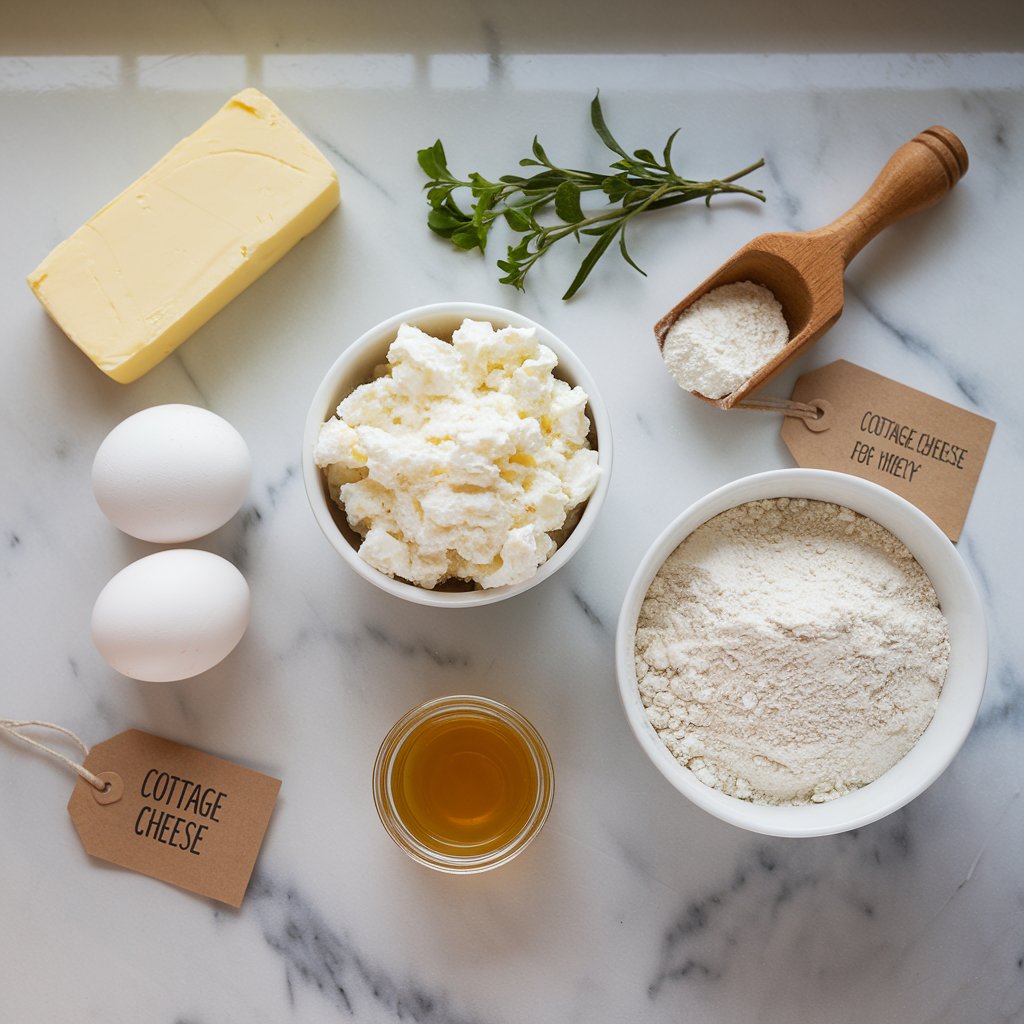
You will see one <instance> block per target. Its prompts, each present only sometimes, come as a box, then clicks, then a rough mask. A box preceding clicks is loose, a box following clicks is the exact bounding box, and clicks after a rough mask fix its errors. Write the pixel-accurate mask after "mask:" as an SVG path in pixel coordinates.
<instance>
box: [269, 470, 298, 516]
mask: <svg viewBox="0 0 1024 1024" xmlns="http://www.w3.org/2000/svg"><path fill="white" fill-rule="evenodd" d="M298 476H299V467H298V464H297V463H291V464H290V465H288V466H285V470H284V472H283V473H282V474H281V476H280V477H279V478H278V480H277V482H276V483H273V482H272V483H268V484H267V485H266V492H267V500H268V501H269V502H270V507H271V508H277V499H278V496H279V495H280V493H281V492H282V491H284V490H287V488H288V486H289V485H290V484H292V483H293V482H294V481H295V480H297V479H298Z"/></svg>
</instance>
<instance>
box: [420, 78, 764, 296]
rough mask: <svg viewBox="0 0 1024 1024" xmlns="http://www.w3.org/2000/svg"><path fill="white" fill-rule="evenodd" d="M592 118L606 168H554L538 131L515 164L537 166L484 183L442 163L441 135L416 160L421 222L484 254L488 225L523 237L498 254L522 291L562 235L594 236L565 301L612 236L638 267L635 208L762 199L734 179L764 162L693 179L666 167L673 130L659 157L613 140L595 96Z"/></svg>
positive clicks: (638, 210)
mask: <svg viewBox="0 0 1024 1024" xmlns="http://www.w3.org/2000/svg"><path fill="white" fill-rule="evenodd" d="M590 123H591V124H592V125H593V128H594V131H595V132H596V133H597V135H598V137H599V138H600V139H601V141H602V142H603V143H604V144H605V146H607V147H608V149H610V150H611V151H612V152H613V153H614V154H615V155H616V157H617V159H616V160H615V161H613V162H612V163H611V165H610V171H611V173H609V171H580V170H574V169H572V168H567V167H559V166H558V165H557V164H555V163H553V162H552V161H551V160H550V158H549V157H548V155H547V153H546V152H545V151H544V147H543V146H542V145H541V144H540V142H539V141H538V139H537V138H536V136H535V137H534V140H533V156H532V157H524V158H523V159H522V160H520V161H519V166H520V167H537V168H540V170H538V171H537V172H535V173H534V174H532V175H529V176H523V175H520V174H503V175H502V176H501V177H500V178H499V179H498V180H497V181H490V180H489V179H487V178H485V177H484V176H483V175H482V174H480V173H478V172H476V171H473V172H471V173H470V175H469V177H468V179H462V178H458V177H456V176H455V175H454V174H452V172H451V171H450V170H449V169H448V159H447V157H446V155H445V151H444V146H442V145H441V140H440V139H438V140H437V141H436V142H435V143H434V144H433V145H432V146H429V147H427V148H426V149H421V150H419V152H418V153H417V158H418V159H419V165H420V167H421V168H422V169H423V172H424V174H426V176H427V177H428V178H429V179H430V180H429V181H428V182H427V183H426V185H424V186H423V188H424V190H425V191H426V193H427V202H428V203H429V205H430V213H429V215H428V217H427V224H428V226H429V227H430V229H431V231H433V232H435V233H436V234H438V235H440V236H441V237H442V238H447V239H449V241H451V243H452V245H454V246H455V247H456V248H458V249H479V250H480V251H481V252H483V251H484V250H485V249H486V247H487V239H488V236H489V234H490V231H491V228H492V227H493V226H494V224H495V222H496V221H498V220H504V221H505V223H506V224H507V225H508V226H509V227H510V228H511V229H512V230H513V231H514V232H516V233H517V234H518V235H519V236H521V237H520V238H519V239H518V241H516V242H515V244H514V245H510V246H509V247H508V253H507V255H506V256H505V258H504V259H502V260H498V267H499V269H500V270H502V271H503V272H504V275H505V276H504V277H502V278H501V279H500V280H501V283H502V284H510V285H513V286H514V287H516V288H518V289H519V290H520V291H522V290H524V289H525V282H526V276H527V274H529V272H530V270H531V269H532V268H533V266H534V264H536V263H537V261H538V260H539V259H540V258H541V257H542V256H543V255H544V254H545V253H546V252H548V251H549V250H550V249H551V248H552V247H553V246H554V245H556V244H557V243H558V242H560V241H561V240H562V239H563V238H568V237H569V236H572V237H573V238H575V239H576V241H577V242H582V241H583V238H582V237H581V236H583V235H587V236H589V237H592V238H594V239H595V241H594V244H593V245H592V246H591V248H590V250H589V251H588V252H587V255H586V256H585V257H584V259H583V262H582V263H581V264H580V268H579V270H578V271H577V273H576V276H575V278H573V281H572V284H570V285H569V289H568V291H566V293H565V294H564V295H563V296H562V298H563V299H571V298H572V297H573V296H574V295H575V294H576V292H577V291H579V289H580V286H581V285H582V284H583V282H584V281H586V279H587V277H588V276H589V275H590V272H591V271H592V270H593V269H594V265H595V264H596V263H597V261H598V260H599V259H600V258H601V257H602V256H603V255H604V254H605V252H606V251H607V250H608V248H609V247H610V246H611V245H612V244H613V243H614V242H616V241H618V247H619V252H620V253H621V254H622V257H623V259H624V260H625V261H626V262H627V263H628V264H629V265H630V266H631V267H632V268H633V269H634V270H638V271H639V272H640V273H641V274H643V273H644V271H643V270H641V268H640V267H639V266H637V264H636V263H635V262H634V261H633V259H632V257H631V256H630V255H629V251H628V249H627V248H626V228H627V226H628V225H629V223H630V221H632V219H633V218H634V217H635V216H636V215H637V214H640V213H649V212H652V211H654V210H664V209H666V208H667V207H670V206H676V205H678V204H679V203H685V202H688V201H689V200H691V199H700V198H703V199H704V202H705V204H706V205H708V206H710V205H711V197H712V196H715V195H721V194H723V193H742V194H743V195H747V196H752V197H753V198H754V199H760V200H761V201H762V202H764V193H762V192H760V191H757V190H754V189H749V188H746V187H745V186H743V185H737V184H735V182H736V181H737V180H738V179H739V178H743V177H745V176H746V175H748V174H750V173H751V171H756V170H757V169H758V168H759V167H763V166H764V160H758V161H757V162H756V163H753V164H751V165H750V166H749V167H745V168H743V170H742V171H737V172H736V173H735V174H730V175H729V176H728V177H727V178H714V179H712V180H710V181H691V180H690V179H689V178H684V177H682V176H681V175H679V174H677V173H676V170H675V168H674V167H673V166H672V145H673V143H674V142H675V139H676V135H678V133H679V129H678V128H677V129H676V130H675V131H674V132H673V133H672V134H671V135H670V136H669V137H668V141H667V142H666V143H665V147H664V149H663V151H662V158H661V161H660V162H659V161H658V159H657V158H656V157H655V155H654V154H653V153H652V152H651V151H650V150H649V149H637V150H634V152H633V154H632V155H630V154H629V153H627V152H626V150H625V149H623V147H622V146H621V145H619V143H618V142H617V141H616V140H615V137H614V136H613V135H612V133H611V132H610V131H609V130H608V125H607V124H606V123H605V120H604V114H603V112H602V110H601V103H600V100H599V97H598V96H595V97H594V100H593V102H592V103H591V104H590ZM460 189H469V192H470V195H471V196H472V199H473V206H472V211H471V212H467V211H466V210H464V209H463V208H462V207H461V206H460V205H459V203H458V202H457V201H456V199H455V197H454V193H456V192H458V191H459V190H460ZM588 193H599V194H600V197H601V198H602V199H603V200H604V206H603V207H602V208H600V209H596V210H592V211H589V210H588V211H585V210H584V208H583V203H584V197H585V196H586V195H587V194H588ZM552 208H553V209H554V213H555V217H556V218H557V220H554V221H553V220H552V219H551V218H550V217H547V218H545V220H544V221H542V220H540V219H538V215H539V214H542V213H545V212H547V211H550V210H551V209H552Z"/></svg>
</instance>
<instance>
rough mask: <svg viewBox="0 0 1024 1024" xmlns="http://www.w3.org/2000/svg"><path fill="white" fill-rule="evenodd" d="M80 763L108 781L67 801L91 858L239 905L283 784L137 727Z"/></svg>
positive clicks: (81, 786) (84, 787)
mask: <svg viewBox="0 0 1024 1024" xmlns="http://www.w3.org/2000/svg"><path fill="white" fill-rule="evenodd" d="M85 767H86V768H88V769H89V770H90V771H91V772H93V773H95V774H96V775H98V776H99V777H100V778H101V779H102V780H103V781H105V782H107V783H108V786H107V789H106V791H104V792H101V791H100V790H98V789H96V788H95V787H94V786H92V785H90V784H89V783H88V782H86V781H85V780H84V779H79V780H78V782H77V783H76V784H75V788H74V791H73V792H72V794H71V799H70V801H68V813H69V814H70V815H71V820H72V822H73V823H74V826H75V829H76V830H77V832H78V835H79V837H80V838H81V840H82V844H83V845H84V846H85V849H86V852H87V853H89V854H91V855H92V856H93V857H98V858H99V859H100V860H105V861H109V862H110V863H112V864H119V865H120V866H121V867H125V868H131V869H132V870H133V871H138V872H140V873H141V874H143V875H149V876H150V877H151V878H159V879H162V880H163V881H165V882H170V883H171V884H172V885H177V886H180V887H181V888H182V889H188V890H189V891H190V892H195V893H200V894H201V895H203V896H209V897H211V898H212V899H215V900H219V901H220V902H221V903H228V904H230V905H231V906H233V907H238V906H241V904H242V898H243V897H244V896H245V890H246V887H247V886H248V885H249V878H250V876H251V875H252V869H253V865H254V864H255V863H256V855H257V854H258V853H259V850H260V846H261V845H262V843H263V836H264V834H265V833H266V830H267V825H268V824H269V822H270V814H271V812H272V811H273V809H274V802H275V801H276V800H277V793H278V790H279V789H280V788H281V782H280V780H278V779H274V778H271V777H270V776H269V775H263V774H261V773H260V772H256V771H252V770H251V769H249V768H243V767H242V766H241V765H237V764H233V763H232V762H231V761H225V760H223V759H221V758H219V757H214V756H212V755H211V754H204V753H203V752H202V751H200V750H193V749H191V748H190V747H183V746H181V745H180V744H178V743H172V742H171V741H170V740H164V739H160V738H159V737H158V736H151V735H150V734H149V733H145V732H140V731H139V730H138V729H131V730H129V731H128V732H122V733H120V734H118V735H117V736H114V737H113V738H112V739H109V740H106V741H105V742H103V743H97V744H96V746H94V747H93V748H92V750H90V751H89V756H88V757H87V758H86V760H85Z"/></svg>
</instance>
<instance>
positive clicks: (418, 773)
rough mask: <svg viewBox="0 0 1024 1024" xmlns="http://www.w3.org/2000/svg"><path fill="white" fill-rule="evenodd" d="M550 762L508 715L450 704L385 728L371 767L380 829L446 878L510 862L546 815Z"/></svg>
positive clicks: (493, 707) (493, 706)
mask: <svg viewBox="0 0 1024 1024" xmlns="http://www.w3.org/2000/svg"><path fill="white" fill-rule="evenodd" d="M553 795H554V776H553V772H552V767H551V758H550V755H549V754H548V751H547V748H546V747H545V745H544V741H543V740H542V739H541V737H540V735H539V733H538V732H537V730H536V729H534V727H533V726H532V725H531V724H530V723H529V722H528V721H527V720H526V719H525V718H523V716H522V715H520V714H519V713H518V712H517V711H515V710H513V709H512V708H510V707H508V706H507V705H505V704H501V703H500V702H498V701H493V700H489V699H487V698H485V697H470V696H454V697H442V698H440V699H438V700H433V701H429V702H428V703H426V704H424V705H422V706H420V707H418V708H414V709H413V710H412V711H410V712H409V713H408V714H406V715H405V716H403V717H402V719H401V720H400V721H399V722H397V723H396V724H395V726H394V727H393V728H392V730H391V731H390V732H389V733H388V735H387V737H386V738H385V740H384V743H383V744H382V745H381V748H380V752H379V753H378V755H377V761H376V764H375V766H374V800H375V802H376V805H377V812H378V814H379V815H380V818H381V821H382V822H383V824H384V827H385V829H387V831H388V833H389V834H390V835H391V837H392V838H393V839H394V840H395V842H396V843H398V845H399V846H400V847H401V848H402V849H403V850H405V852H406V853H408V854H409V856H411V857H412V858H413V859H414V860H418V861H419V862H420V863H422V864H426V865H427V866H429V867H432V868H436V869H438V870H441V871H449V872H457V873H461V872H467V871H469V872H473V871H485V870H487V869H489V868H493V867H497V866H498V865H499V864H504V863H506V862H507V861H509V860H511V859H512V858H513V857H514V856H516V854H518V853H519V852H520V851H521V850H522V849H523V848H524V847H525V846H526V845H527V844H528V843H529V842H530V840H531V839H533V837H534V836H535V835H536V834H537V833H538V832H539V831H540V829H541V827H542V826H543V824H544V821H545V820H546V819H547V816H548V813H549V811H550V809H551V802H552V798H553Z"/></svg>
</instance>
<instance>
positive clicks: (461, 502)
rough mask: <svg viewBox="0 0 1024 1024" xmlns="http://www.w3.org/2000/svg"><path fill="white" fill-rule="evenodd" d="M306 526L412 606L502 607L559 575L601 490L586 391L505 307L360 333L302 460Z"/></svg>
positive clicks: (321, 400)
mask: <svg viewBox="0 0 1024 1024" xmlns="http://www.w3.org/2000/svg"><path fill="white" fill-rule="evenodd" d="M302 466H303V476H304V480H305V485H306V493H307V495H308V497H309V501H310V506H311V507H312V510H313V514H314V516H315V518H316V520H317V523H318V524H319V525H320V528H321V529H322V531H323V532H324V535H325V536H326V537H327V539H328V540H329V541H330V543H331V544H332V546H333V547H334V548H335V550H336V551H337V552H338V553H339V554H340V555H341V556H342V558H343V559H344V560H345V561H346V562H347V563H348V564H349V565H350V566H351V567H352V568H353V569H354V570H355V571H356V572H357V573H358V574H359V575H360V576H362V577H363V578H364V579H366V580H368V581H369V582H371V583H373V584H374V585H376V586H378V587H380V588H381V589H382V590H385V591H387V592H388V593H390V594H393V595H395V596H397V597H401V598H403V599H405V600H408V601H413V602H416V603H419V604H427V605H434V606H443V607H444V606H447V607H453V606H454V607H468V606H474V605H481V604H489V603H492V602H494V601H499V600H503V599H505V598H507V597H511V596H513V595H515V594H519V593H522V592H523V591H524V590H527V589H529V588H530V587H532V586H535V585H536V584H537V583H539V582H541V581H542V580H544V579H546V578H547V577H548V576H550V575H552V574H553V573H554V572H556V571H557V570H558V569H559V567H560V566H562V565H564V564H565V563H566V562H567V561H568V560H569V559H570V558H571V557H572V556H573V554H575V552H576V551H577V550H578V549H579V547H580V545H581V544H582V543H583V540H584V539H585V537H586V536H587V534H588V533H589V532H590V530H591V528H592V526H593V524H594V522H595V520H596V518H597V514H598V511H599V509H600V506H601V504H602V502H603V500H604V496H605V493H606V491H607V488H608V479H609V474H610V469H611V428H610V423H609V420H608V415H607V412H606V411H605V408H604V405H603V404H602V402H601V400H600V396H599V394H598V391H597V387H596V385H595V384H594V381H593V379H592V378H591V376H590V374H589V373H588V372H587V370H586V368H585V367H584V366H583V364H582V362H580V360H579V359H578V358H577V357H576V356H575V355H574V354H573V352H572V351H571V350H570V349H569V348H568V347H567V346H566V345H565V344H564V343H563V342H561V341H560V340H559V339H558V338H557V337H555V336H554V335H553V334H552V333H551V332H550V331H548V330H546V329H545V328H544V327H542V326H541V325H539V324H537V323H535V322H533V321H532V320H530V319H528V318H527V317H524V316H522V315H520V314H518V313H515V312H513V311H511V310H506V309H501V308H499V307H496V306H489V305H483V304H479V303H465V302H462V303H437V304H434V305H429V306H422V307H419V308H417V309H411V310H407V311H405V312H403V313H399V314H397V315H396V316H393V317H390V318H389V319H388V320H385V321H384V322H382V323H380V324H378V325H377V326H376V327H373V328H371V329H370V330H369V331H367V332H366V333H365V334H363V335H362V337H360V338H358V339H357V340H356V341H355V342H354V343H353V344H352V345H350V346H349V347H348V348H347V349H346V350H345V352H344V353H343V354H342V355H341V356H340V357H339V358H338V359H337V361H336V362H335V363H334V365H333V366H332V367H331V368H330V370H328V372H327V374H326V375H325V377H324V379H323V381H322V382H321V384H320V386H319V388H318V389H317V392H316V395H315V396H314V398H313V401H312V403H311V405H310V409H309V414H308V416H307V419H306V427H305V432H304V437H303V452H302Z"/></svg>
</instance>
